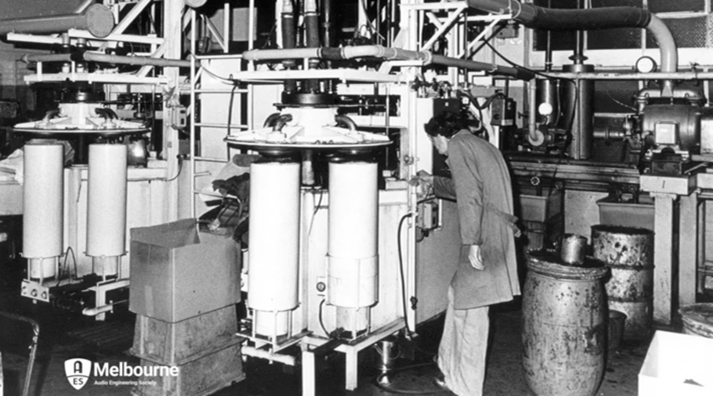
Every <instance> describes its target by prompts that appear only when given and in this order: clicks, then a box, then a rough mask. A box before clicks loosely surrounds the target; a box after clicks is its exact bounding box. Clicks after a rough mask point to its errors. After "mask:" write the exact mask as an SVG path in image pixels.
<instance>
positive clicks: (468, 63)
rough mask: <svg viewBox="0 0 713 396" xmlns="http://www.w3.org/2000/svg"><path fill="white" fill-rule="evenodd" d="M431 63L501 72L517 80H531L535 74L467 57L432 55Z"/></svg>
mask: <svg viewBox="0 0 713 396" xmlns="http://www.w3.org/2000/svg"><path fill="white" fill-rule="evenodd" d="M433 64H436V65H443V66H452V67H458V68H461V69H466V70H477V71H487V72H490V73H492V74H502V75H506V76H512V77H515V78H517V79H518V80H532V79H534V78H535V74H534V73H532V72H530V71H528V70H524V69H517V68H514V67H510V66H500V65H495V64H492V63H483V62H477V61H472V60H467V59H457V58H449V57H447V56H442V55H433Z"/></svg>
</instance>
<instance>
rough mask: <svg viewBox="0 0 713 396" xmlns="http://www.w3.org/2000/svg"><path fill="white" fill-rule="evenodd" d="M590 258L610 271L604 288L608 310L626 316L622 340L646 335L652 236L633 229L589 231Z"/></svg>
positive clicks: (651, 282)
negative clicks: (590, 236)
mask: <svg viewBox="0 0 713 396" xmlns="http://www.w3.org/2000/svg"><path fill="white" fill-rule="evenodd" d="M592 249H593V254H594V258H596V259H598V260H601V261H603V262H605V263H606V264H607V266H609V268H610V269H611V277H610V278H609V279H608V280H607V281H606V284H605V287H606V291H607V297H608V299H609V309H612V310H617V311H621V312H623V313H625V314H626V316H627V320H626V325H625V327H624V338H626V339H641V338H646V337H648V336H649V335H650V332H651V325H652V322H653V295H654V294H653V289H654V264H653V263H654V233H653V231H651V230H648V229H644V228H634V227H621V226H610V225H595V226H593V227H592Z"/></svg>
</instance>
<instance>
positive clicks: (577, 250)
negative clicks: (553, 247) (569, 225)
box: [560, 234, 587, 265]
mask: <svg viewBox="0 0 713 396" xmlns="http://www.w3.org/2000/svg"><path fill="white" fill-rule="evenodd" d="M586 253H587V238H585V237H583V236H581V235H575V234H565V235H563V236H562V240H561V242H560V258H561V259H562V262H564V263H565V264H572V265H580V264H583V263H584V256H585V255H586Z"/></svg>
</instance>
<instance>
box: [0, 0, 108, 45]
mask: <svg viewBox="0 0 713 396" xmlns="http://www.w3.org/2000/svg"><path fill="white" fill-rule="evenodd" d="M113 28H114V16H113V15H112V13H111V10H110V9H109V8H108V7H106V6H104V5H102V4H92V5H91V6H89V7H88V8H87V9H86V10H84V12H82V13H81V14H65V15H48V16H37V17H29V18H14V19H3V20H0V35H4V34H8V33H31V34H43V33H62V32H66V31H68V30H69V29H83V30H88V31H89V33H91V34H93V35H94V36H96V37H99V38H103V37H106V36H108V35H109V33H111V30H112V29H113Z"/></svg>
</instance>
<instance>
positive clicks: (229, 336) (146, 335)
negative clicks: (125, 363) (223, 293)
mask: <svg viewBox="0 0 713 396" xmlns="http://www.w3.org/2000/svg"><path fill="white" fill-rule="evenodd" d="M237 332H238V319H237V314H236V311H235V306H229V307H225V308H221V309H217V310H215V311H211V312H208V313H205V314H203V315H199V316H196V317H193V318H190V319H186V320H182V321H180V322H176V323H168V322H164V321H162V320H158V319H155V318H151V317H148V316H143V315H136V327H135V330H134V345H133V346H132V348H131V354H132V355H134V356H137V357H139V358H141V359H144V360H149V361H152V362H154V363H160V364H164V365H172V366H178V365H182V364H185V363H187V362H190V361H192V360H195V359H198V358H200V357H202V356H204V355H206V354H209V353H212V352H215V351H216V350H219V349H223V348H226V346H227V345H230V344H231V343H232V342H233V341H235V339H236V335H235V334H236V333H237Z"/></svg>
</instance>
